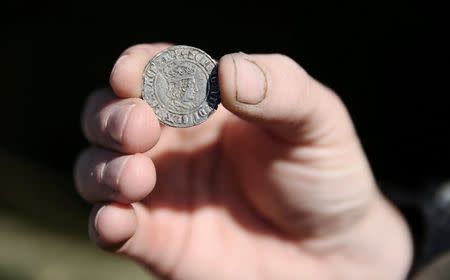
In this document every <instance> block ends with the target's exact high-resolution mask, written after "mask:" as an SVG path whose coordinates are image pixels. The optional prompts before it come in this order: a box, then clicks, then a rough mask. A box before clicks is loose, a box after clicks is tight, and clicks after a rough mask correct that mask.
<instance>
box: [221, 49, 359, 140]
mask: <svg viewBox="0 0 450 280" xmlns="http://www.w3.org/2000/svg"><path fill="white" fill-rule="evenodd" d="M219 83H220V89H221V98H222V103H223V105H224V106H225V107H226V108H227V109H228V110H230V111H231V112H233V113H235V114H236V115H238V116H239V117H241V118H243V119H246V120H249V121H253V122H256V123H259V124H260V125H262V126H263V127H265V128H266V129H268V130H269V131H270V132H272V133H273V134H275V135H276V136H278V137H279V138H280V139H281V140H284V141H287V142H293V143H301V142H307V143H311V142H313V143H317V144H320V143H324V144H330V142H333V144H336V142H341V141H346V140H348V137H355V133H354V129H353V125H352V122H351V120H350V117H349V115H348V113H347V110H346V109H345V106H344V105H343V104H342V102H341V101H340V99H339V98H338V97H337V95H336V94H334V93H333V92H332V91H331V90H329V89H328V88H326V87H325V86H323V85H322V84H320V83H319V82H317V81H316V80H314V79H313V78H312V77H310V76H309V75H308V74H307V73H306V72H305V71H304V70H303V69H302V68H301V67H300V66H299V65H298V64H297V63H296V62H294V61H293V60H292V59H290V58H288V57H286V56H284V55H279V54H269V55H246V54H243V53H235V54H228V55H225V56H223V57H222V58H221V59H220V61H219Z"/></svg>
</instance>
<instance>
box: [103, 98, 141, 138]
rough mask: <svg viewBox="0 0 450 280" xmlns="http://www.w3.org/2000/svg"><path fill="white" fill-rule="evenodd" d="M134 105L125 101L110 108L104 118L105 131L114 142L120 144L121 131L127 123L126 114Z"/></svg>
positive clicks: (127, 114)
mask: <svg viewBox="0 0 450 280" xmlns="http://www.w3.org/2000/svg"><path fill="white" fill-rule="evenodd" d="M134 106H136V104H135V103H127V104H122V105H118V106H117V107H115V108H113V109H111V110H112V111H111V113H110V115H109V117H108V119H107V120H106V132H107V133H108V134H109V136H110V138H111V139H112V140H113V142H116V144H119V145H121V144H122V139H123V132H124V130H125V127H126V125H127V121H128V116H129V115H130V112H131V109H133V107H134Z"/></svg>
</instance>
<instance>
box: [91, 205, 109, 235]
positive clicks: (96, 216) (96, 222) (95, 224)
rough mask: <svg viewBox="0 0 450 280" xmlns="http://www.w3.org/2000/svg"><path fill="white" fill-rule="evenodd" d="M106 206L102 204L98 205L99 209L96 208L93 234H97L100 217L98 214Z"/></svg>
mask: <svg viewBox="0 0 450 280" xmlns="http://www.w3.org/2000/svg"><path fill="white" fill-rule="evenodd" d="M105 208H106V205H103V206H101V207H100V209H98V211H97V213H96V214H95V219H94V231H95V234H96V235H98V230H97V229H98V217H100V214H101V213H102V211H103V210H104V209H105Z"/></svg>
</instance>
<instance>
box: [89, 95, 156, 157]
mask: <svg viewBox="0 0 450 280" xmlns="http://www.w3.org/2000/svg"><path fill="white" fill-rule="evenodd" d="M82 128H83V131H84V134H85V135H86V137H87V139H88V140H89V141H91V142H92V143H94V144H97V145H101V146H104V147H107V148H110V149H114V150H116V151H120V152H123V153H139V152H145V151H147V150H149V149H150V148H152V147H153V146H154V145H155V144H156V142H157V141H158V139H159V135H160V126H159V122H158V120H157V118H156V116H155V114H154V113H153V110H152V109H151V108H150V107H149V106H148V105H147V104H146V103H145V102H144V101H143V100H141V99H139V98H128V99H118V98H116V97H114V95H113V94H112V93H111V92H110V91H108V90H106V89H105V90H101V91H98V92H96V93H94V94H92V95H91V96H90V97H89V98H88V100H87V103H86V106H85V110H84V112H83V114H82Z"/></svg>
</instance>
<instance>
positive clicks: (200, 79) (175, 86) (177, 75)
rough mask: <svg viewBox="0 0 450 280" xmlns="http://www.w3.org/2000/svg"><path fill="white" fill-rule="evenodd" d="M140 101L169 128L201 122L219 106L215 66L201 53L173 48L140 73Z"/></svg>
mask: <svg viewBox="0 0 450 280" xmlns="http://www.w3.org/2000/svg"><path fill="white" fill-rule="evenodd" d="M143 83H144V85H143V87H142V88H143V89H142V98H143V99H144V100H145V101H146V102H147V103H148V104H149V105H150V106H151V107H152V108H153V111H154V112H155V114H156V116H157V117H158V119H159V121H160V122H162V123H164V124H166V125H169V126H172V127H191V126H195V125H198V124H200V123H202V122H204V121H205V120H206V119H208V117H209V116H210V115H211V114H212V113H213V112H214V111H215V110H216V109H217V106H218V105H219V103H220V93H219V85H218V80H217V65H216V62H215V61H214V60H213V59H212V58H211V57H210V56H209V55H208V54H206V53H205V52H204V51H202V50H200V49H197V48H194V47H188V46H174V47H171V48H168V49H165V50H163V51H162V52H160V53H158V54H157V55H156V56H155V57H153V58H152V59H151V60H150V61H149V62H148V64H147V66H146V67H145V70H144V73H143Z"/></svg>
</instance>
